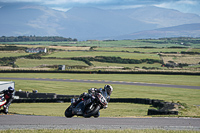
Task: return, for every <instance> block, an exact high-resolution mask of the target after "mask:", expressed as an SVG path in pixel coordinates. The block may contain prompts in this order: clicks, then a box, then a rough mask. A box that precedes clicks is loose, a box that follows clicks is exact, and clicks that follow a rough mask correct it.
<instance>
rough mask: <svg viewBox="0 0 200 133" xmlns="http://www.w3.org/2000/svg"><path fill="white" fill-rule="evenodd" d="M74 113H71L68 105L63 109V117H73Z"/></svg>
mask: <svg viewBox="0 0 200 133" xmlns="http://www.w3.org/2000/svg"><path fill="white" fill-rule="evenodd" d="M73 116H74V115H73V114H72V107H71V106H69V107H68V108H67V109H66V110H65V117H67V118H71V117H73Z"/></svg>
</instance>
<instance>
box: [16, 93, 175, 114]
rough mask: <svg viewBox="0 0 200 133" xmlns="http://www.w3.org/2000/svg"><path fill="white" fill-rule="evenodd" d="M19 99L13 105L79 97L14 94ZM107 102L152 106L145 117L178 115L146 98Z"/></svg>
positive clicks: (164, 103)
mask: <svg viewBox="0 0 200 133" xmlns="http://www.w3.org/2000/svg"><path fill="white" fill-rule="evenodd" d="M15 95H16V96H19V99H14V100H13V103H55V102H70V101H71V98H73V97H79V95H56V94H55V93H28V94H27V93H26V92H16V93H15ZM109 102H113V103H116V102H119V103H137V104H147V105H152V106H153V107H155V108H159V109H158V110H157V109H148V112H147V115H178V111H169V110H164V107H166V106H170V108H171V109H173V108H174V104H173V103H169V102H164V101H163V100H158V99H148V98H111V99H110V101H109Z"/></svg>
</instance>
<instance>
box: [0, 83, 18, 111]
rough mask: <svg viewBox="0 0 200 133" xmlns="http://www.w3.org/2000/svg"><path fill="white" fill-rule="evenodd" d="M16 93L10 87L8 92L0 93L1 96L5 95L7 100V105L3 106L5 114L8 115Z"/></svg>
mask: <svg viewBox="0 0 200 133" xmlns="http://www.w3.org/2000/svg"><path fill="white" fill-rule="evenodd" d="M14 91H15V89H14V88H13V87H11V86H10V87H8V90H3V91H2V92H0V94H4V98H5V99H6V104H5V105H4V106H3V108H4V113H5V114H7V113H8V108H9V106H10V104H11V102H12V101H13V99H14Z"/></svg>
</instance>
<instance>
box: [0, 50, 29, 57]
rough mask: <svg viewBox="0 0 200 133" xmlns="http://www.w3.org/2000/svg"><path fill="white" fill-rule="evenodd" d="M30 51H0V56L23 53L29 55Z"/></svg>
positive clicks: (14, 55)
mask: <svg viewBox="0 0 200 133" xmlns="http://www.w3.org/2000/svg"><path fill="white" fill-rule="evenodd" d="M29 54H30V53H25V52H24V51H16V52H13V51H0V58H2V57H17V56H23V55H29Z"/></svg>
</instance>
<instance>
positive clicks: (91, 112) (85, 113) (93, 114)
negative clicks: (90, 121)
mask: <svg viewBox="0 0 200 133" xmlns="http://www.w3.org/2000/svg"><path fill="white" fill-rule="evenodd" d="M99 110H100V105H96V107H94V109H92V110H91V111H90V112H89V113H88V111H87V110H86V111H84V113H83V117H85V118H90V117H91V116H95V115H96V114H97V113H98V111H99Z"/></svg>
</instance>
